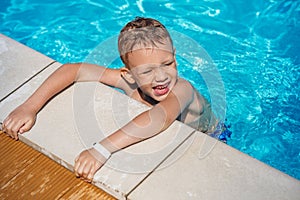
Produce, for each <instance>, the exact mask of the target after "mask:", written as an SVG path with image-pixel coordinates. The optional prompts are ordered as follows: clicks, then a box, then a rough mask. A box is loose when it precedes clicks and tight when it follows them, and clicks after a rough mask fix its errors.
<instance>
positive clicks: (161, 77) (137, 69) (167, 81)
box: [127, 45, 177, 101]
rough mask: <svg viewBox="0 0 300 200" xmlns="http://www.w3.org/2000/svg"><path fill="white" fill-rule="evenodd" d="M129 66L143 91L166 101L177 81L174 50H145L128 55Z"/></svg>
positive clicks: (166, 48) (165, 48)
mask: <svg viewBox="0 0 300 200" xmlns="http://www.w3.org/2000/svg"><path fill="white" fill-rule="evenodd" d="M127 65H128V68H129V69H130V72H131V74H132V77H133V79H134V80H135V82H136V83H137V84H138V86H139V88H140V89H141V91H142V92H143V93H144V94H145V95H147V96H150V97H152V98H153V99H155V100H156V101H162V100H164V99H165V98H166V97H167V95H168V94H169V93H170V91H171V90H172V89H173V87H174V85H175V83H176V81H177V69H176V60H175V55H174V53H173V50H172V48H169V47H168V46H166V45H164V47H163V48H146V49H145V48H144V49H138V50H134V51H133V52H131V53H129V54H128V57H127Z"/></svg>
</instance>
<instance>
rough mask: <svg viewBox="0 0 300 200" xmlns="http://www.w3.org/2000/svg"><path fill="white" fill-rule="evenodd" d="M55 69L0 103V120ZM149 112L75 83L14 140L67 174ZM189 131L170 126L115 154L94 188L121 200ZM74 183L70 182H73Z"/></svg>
mask: <svg viewBox="0 0 300 200" xmlns="http://www.w3.org/2000/svg"><path fill="white" fill-rule="evenodd" d="M59 65H60V64H58V63H56V64H53V65H51V66H50V67H49V68H47V69H46V70H45V71H43V72H41V73H40V74H38V75H37V76H35V77H34V78H33V79H32V80H30V81H29V82H28V83H26V84H25V85H23V86H22V87H21V88H20V89H18V90H17V91H16V92H14V93H13V94H12V95H10V96H9V97H8V98H6V99H5V100H4V101H2V102H1V103H0V109H1V112H0V120H1V121H2V120H3V119H4V118H5V116H7V114H8V113H9V112H11V111H12V110H13V109H14V108H15V107H17V106H18V105H19V104H21V103H22V102H23V101H24V100H25V99H26V98H28V97H29V96H30V95H31V94H32V93H33V91H34V90H35V89H36V88H37V87H38V86H39V85H40V84H41V83H42V82H43V81H44V80H45V79H46V78H47V77H48V76H49V75H50V74H51V73H52V72H53V71H54V70H55V69H56V68H57V67H58V66H59ZM147 109H149V108H148V107H147V106H145V105H143V104H141V103H139V102H137V101H135V100H133V99H130V98H129V97H127V96H126V95H124V94H122V93H120V92H118V91H116V90H114V89H112V88H109V87H107V86H105V85H103V84H100V83H77V84H75V85H73V86H71V87H69V88H68V89H66V90H65V91H63V92H61V93H60V94H59V95H57V96H56V97H55V98H53V99H52V100H51V101H50V102H49V103H48V104H47V105H46V106H45V107H44V108H43V109H42V110H41V111H40V113H39V114H38V117H37V121H36V124H35V125H34V127H33V128H32V129H31V130H30V131H29V132H28V133H25V134H23V135H22V136H21V137H20V139H21V140H22V141H24V142H25V143H27V144H29V145H31V146H33V147H34V148H36V149H37V150H39V151H41V152H43V153H44V154H46V155H47V156H49V157H50V158H52V159H54V160H55V161H57V162H59V163H60V164H62V165H64V166H65V167H67V168H68V169H70V170H73V165H74V159H75V157H76V156H77V155H78V154H79V153H80V152H81V151H82V150H84V149H86V148H90V147H91V146H92V144H93V143H94V142H97V141H100V140H101V139H103V138H104V137H105V136H107V135H109V134H111V133H113V132H114V131H115V130H117V129H118V128H120V127H122V126H123V125H124V124H126V123H127V122H129V121H130V120H131V119H132V118H133V117H135V116H136V115H137V114H139V113H141V112H143V111H145V110H147ZM193 131H194V130H193V129H192V128H190V127H188V126H186V125H184V124H182V123H180V122H175V123H174V124H173V125H172V126H171V127H170V128H169V129H167V130H166V131H164V132H163V133H161V134H159V135H157V136H155V137H153V138H151V139H149V140H145V141H143V142H141V143H139V144H136V145H133V146H131V147H129V148H126V149H124V150H122V151H119V152H117V153H115V154H114V155H113V156H112V157H111V158H110V159H109V161H108V162H107V163H106V164H105V166H104V167H102V168H101V170H99V172H98V173H97V174H96V176H95V180H94V184H95V185H97V186H98V187H100V188H102V189H104V190H105V191H107V192H109V193H110V194H112V195H114V196H115V197H117V198H118V199H122V198H123V199H124V198H125V196H126V195H127V194H128V193H129V192H130V191H132V190H133V189H134V188H135V187H136V186H137V185H138V184H139V183H140V182H141V181H142V180H143V179H144V178H146V177H147V176H148V175H149V173H150V172H151V171H153V170H154V169H155V168H156V167H157V166H158V165H159V164H160V163H161V162H162V161H163V160H164V159H165V158H166V157H167V156H168V155H169V154H170V153H171V152H172V151H173V150H174V149H176V148H177V146H179V145H180V144H181V143H182V142H183V141H184V140H185V139H186V138H188V137H189V136H190V135H191V134H192V132H193ZM74 178H75V176H74Z"/></svg>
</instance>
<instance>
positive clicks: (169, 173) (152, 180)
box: [128, 132, 300, 200]
mask: <svg viewBox="0 0 300 200" xmlns="http://www.w3.org/2000/svg"><path fill="white" fill-rule="evenodd" d="M188 141H192V142H193V143H192V145H191V147H190V148H189V149H188V150H187V151H186V153H185V154H184V155H183V156H182V157H181V158H179V159H178V160H177V161H176V162H175V163H174V164H173V165H170V166H169V167H167V168H164V169H160V170H156V171H155V172H153V173H152V174H151V175H150V176H149V177H148V178H147V179H146V180H145V181H144V182H143V183H141V184H140V185H139V187H138V188H136V189H135V190H134V191H133V192H132V193H131V194H130V195H129V197H128V199H143V200H147V199H172V200H176V199H178V200H184V199H188V200H190V199H197V200H198V199H214V200H218V199H220V200H221V199H222V200H235V199H236V200H240V199H243V200H248V199H249V200H253V199H256V200H260V199H261V200H265V199H280V200H284V199H286V200H298V199H299V197H300V182H299V181H298V180H296V179H294V178H292V177H290V176H288V175H286V174H283V173H282V172H280V171H278V170H276V169H274V168H271V167H269V166H267V165H265V164H264V163H261V162H259V161H257V160H255V159H253V158H252V157H249V156H247V155H245V154H243V153H241V152H239V151H237V150H235V149H233V148H231V147H229V146H228V145H225V144H223V143H221V142H217V141H216V140H214V139H212V138H210V137H209V136H207V135H204V134H202V133H199V132H196V133H195V134H194V135H193V136H191V137H190V138H189V139H188V140H187V142H188ZM185 146H186V144H184V145H182V147H180V148H178V149H177V150H176V152H175V153H174V154H173V155H172V156H176V154H178V153H180V154H181V152H182V151H183V150H182V148H185ZM172 156H171V157H169V158H168V159H172ZM168 159H167V160H166V161H168Z"/></svg>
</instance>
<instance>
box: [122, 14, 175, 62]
mask: <svg viewBox="0 0 300 200" xmlns="http://www.w3.org/2000/svg"><path fill="white" fill-rule="evenodd" d="M168 42H170V44H171V45H172V51H174V50H173V42H172V39H171V36H170V34H169V32H168V31H167V29H166V28H165V26H164V25H163V24H161V23H160V22H159V21H157V20H155V19H152V18H143V17H136V18H135V19H134V20H133V21H130V22H128V23H127V24H126V25H125V26H124V27H123V28H122V30H121V32H120V35H119V38H118V50H119V53H120V57H121V59H122V61H123V63H124V64H126V61H127V53H130V52H132V51H133V50H137V49H141V48H155V47H156V48H157V45H158V44H167V43H168Z"/></svg>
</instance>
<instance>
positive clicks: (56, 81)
mask: <svg viewBox="0 0 300 200" xmlns="http://www.w3.org/2000/svg"><path fill="white" fill-rule="evenodd" d="M119 74H120V73H119V72H118V70H112V69H107V68H104V67H100V66H97V65H92V64H80V63H78V64H65V65H62V66H61V67H60V68H58V69H57V70H56V71H55V72H53V73H52V74H51V75H50V76H49V77H48V78H47V79H46V80H45V81H44V82H43V83H42V85H41V86H40V87H39V88H38V89H37V90H36V91H35V92H34V93H33V94H32V95H31V96H30V97H29V98H28V99H27V100H26V101H25V102H24V103H23V104H21V105H20V106H19V107H17V108H16V109H15V110H13V111H12V112H11V113H10V114H9V115H8V117H7V118H6V119H5V120H4V121H3V125H2V126H3V127H2V129H3V131H5V132H6V133H7V134H8V135H9V136H11V137H12V138H14V139H16V140H18V133H23V132H26V131H28V130H29V129H30V128H31V127H32V126H33V124H34V122H35V118H36V114H37V113H38V111H39V110H40V109H41V108H42V107H43V106H44V105H45V104H46V102H47V101H48V100H49V99H51V98H52V97H53V96H54V95H56V94H57V93H59V92H60V91H62V90H63V89H65V88H66V87H68V86H69V85H71V84H73V83H74V82H76V81H100V82H103V83H105V84H111V85H112V86H119V85H120V84H121V83H122V80H121V78H120V75H119ZM105 76H109V78H107V77H105Z"/></svg>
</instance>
